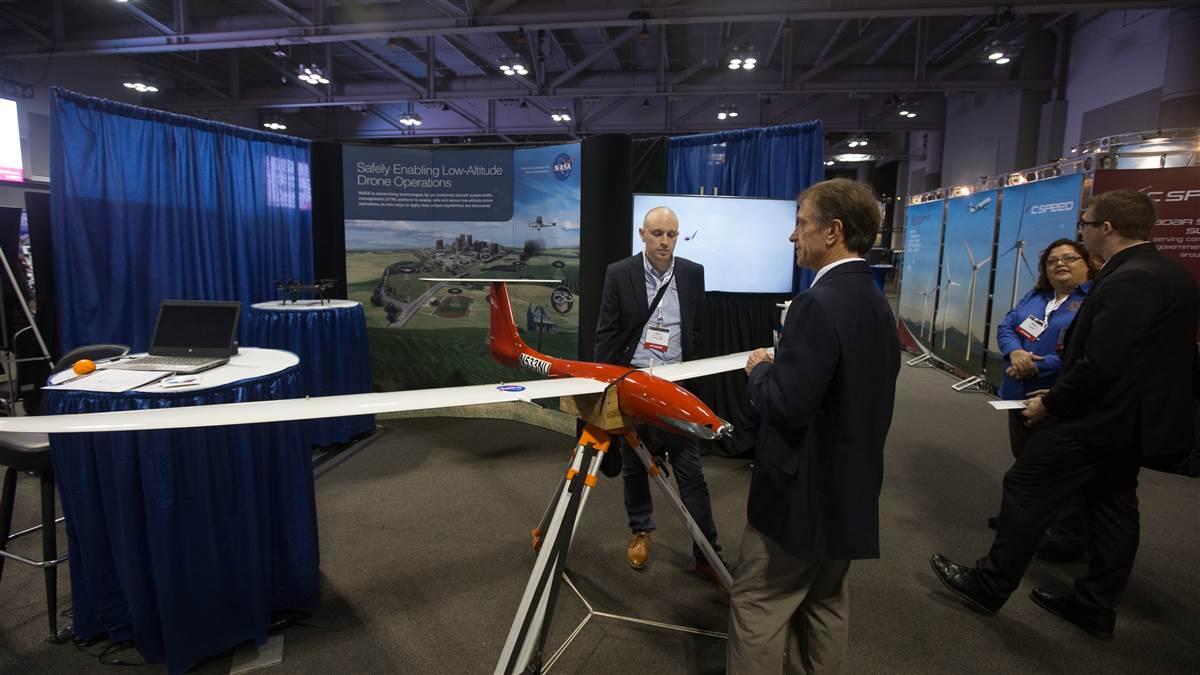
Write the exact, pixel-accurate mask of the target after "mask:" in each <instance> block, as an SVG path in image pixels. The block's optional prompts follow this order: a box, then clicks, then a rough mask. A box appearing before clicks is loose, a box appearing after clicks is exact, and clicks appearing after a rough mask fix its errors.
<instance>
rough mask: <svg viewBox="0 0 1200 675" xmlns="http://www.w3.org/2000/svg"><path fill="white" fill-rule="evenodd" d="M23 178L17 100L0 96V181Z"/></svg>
mask: <svg viewBox="0 0 1200 675" xmlns="http://www.w3.org/2000/svg"><path fill="white" fill-rule="evenodd" d="M24 180H25V169H24V165H23V164H22V162H21V131H20V128H19V127H18V126H17V102H16V101H10V100H9V99H6V98H0V181H14V182H17V183H20V182H22V181H24Z"/></svg>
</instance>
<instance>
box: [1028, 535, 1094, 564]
mask: <svg viewBox="0 0 1200 675" xmlns="http://www.w3.org/2000/svg"><path fill="white" fill-rule="evenodd" d="M1035 555H1036V556H1037V557H1038V559H1039V560H1045V561H1046V562H1048V563H1055V564H1058V565H1067V564H1070V563H1076V562H1082V561H1084V560H1086V559H1087V551H1082V550H1079V549H1075V548H1071V547H1069V546H1063V545H1062V544H1060V543H1058V542H1056V541H1050V540H1047V541H1043V542H1042V543H1040V544H1038V547H1037V551H1036V552H1035Z"/></svg>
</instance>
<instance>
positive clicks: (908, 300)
mask: <svg viewBox="0 0 1200 675" xmlns="http://www.w3.org/2000/svg"><path fill="white" fill-rule="evenodd" d="M944 209H945V203H944V202H942V201H936V202H925V203H923V204H913V205H912V206H909V207H908V212H907V215H906V218H905V225H904V271H903V274H902V276H901V277H900V322H901V323H902V324H903V325H904V327H905V328H906V329H907V330H908V332H909V334H910V335H911V336H912V337H913V338H914V339H915V340H916V341H917V342H919V343H920V344H921V345H922V346H924V347H925V348H926V349H928V348H930V347H931V345H932V340H933V331H934V321H933V318H934V317H933V311H934V308H935V307H936V306H937V289H938V263H939V262H940V260H941V252H942V212H943V210H944Z"/></svg>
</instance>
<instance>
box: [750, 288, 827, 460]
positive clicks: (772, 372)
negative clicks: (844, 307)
mask: <svg viewBox="0 0 1200 675" xmlns="http://www.w3.org/2000/svg"><path fill="white" fill-rule="evenodd" d="M840 353H841V349H840V347H839V344H838V337H837V331H836V330H835V329H834V326H833V321H832V317H830V316H828V314H827V313H826V312H825V310H824V309H823V308H822V307H821V305H820V303H819V302H817V300H816V299H815V298H813V297H812V296H810V295H808V294H805V293H802V294H800V295H797V296H796V298H795V299H794V300H793V301H792V304H791V306H790V307H789V308H788V312H787V322H786V323H785V324H784V326H783V339H782V340H781V342H780V345H779V349H778V350H776V353H775V363H774V364H773V365H772V364H768V363H760V364H758V365H757V366H755V368H754V370H752V371H751V372H750V400H751V401H752V402H753V403H754V408H755V410H757V411H758V414H759V416H760V417H761V418H762V420H763V422H764V423H765V424H770V425H771V426H773V427H775V428H776V429H777V430H779V431H780V432H781V433H782V434H783V435H785V436H795V435H796V434H799V433H801V432H802V431H803V430H804V429H805V428H806V427H807V426H808V425H809V424H810V423H811V422H812V420H813V418H814V417H816V415H817V412H818V410H819V409H820V406H821V401H822V400H824V398H825V393H826V391H827V390H828V389H829V385H830V382H831V381H832V380H833V374H834V371H835V370H836V369H837V364H838V358H839V355H840Z"/></svg>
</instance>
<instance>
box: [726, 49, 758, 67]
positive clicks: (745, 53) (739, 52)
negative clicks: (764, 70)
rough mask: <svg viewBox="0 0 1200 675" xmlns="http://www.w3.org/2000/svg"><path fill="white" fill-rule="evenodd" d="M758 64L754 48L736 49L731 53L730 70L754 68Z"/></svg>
mask: <svg viewBox="0 0 1200 675" xmlns="http://www.w3.org/2000/svg"><path fill="white" fill-rule="evenodd" d="M757 65H758V58H757V57H756V56H755V55H754V49H753V48H749V49H735V50H733V51H732V52H730V54H729V69H730V70H739V69H740V70H754V68H755V66H757Z"/></svg>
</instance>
